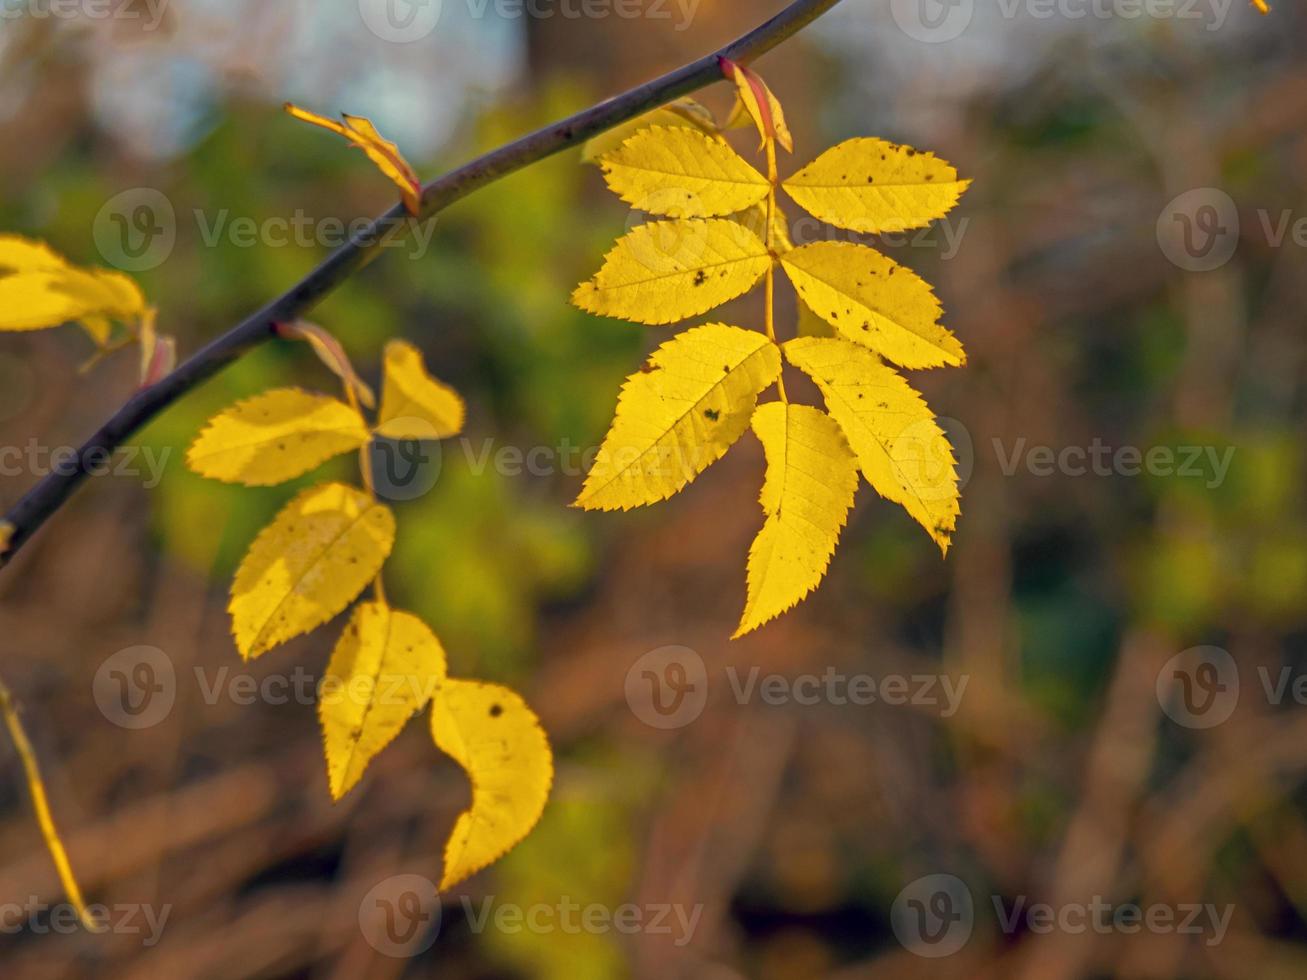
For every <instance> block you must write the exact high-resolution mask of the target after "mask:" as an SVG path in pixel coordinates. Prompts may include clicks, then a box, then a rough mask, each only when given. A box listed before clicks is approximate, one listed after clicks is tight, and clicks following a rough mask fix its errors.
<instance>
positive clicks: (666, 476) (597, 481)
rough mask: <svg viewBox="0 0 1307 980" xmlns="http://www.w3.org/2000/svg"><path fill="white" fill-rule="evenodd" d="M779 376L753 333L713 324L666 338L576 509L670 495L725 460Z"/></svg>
mask: <svg viewBox="0 0 1307 980" xmlns="http://www.w3.org/2000/svg"><path fill="white" fill-rule="evenodd" d="M780 373H781V359H780V353H779V350H778V349H777V347H776V345H775V344H773V343H772V342H771V341H770V340H768V339H767V338H766V337H765V336H763V335H762V334H761V333H759V332H758V331H756V330H744V329H742V328H740V327H731V326H727V325H726V324H723V323H709V324H706V325H704V326H702V327H695V328H694V329H693V330H687V331H686V332H685V333H683V334H681V335H679V336H678V337H676V338H674V339H673V340H669V341H668V342H667V343H665V344H663V345H662V346H661V347H660V348H658V350H657V351H655V352H654V354H653V356H652V357H651V358H650V359H649V363H648V364H647V365H646V366H645V367H644V368H643V369H641V370H640V371H637V372H636V373H635V374H633V375H631V376H630V377H629V378H628V379H627V380H626V384H625V386H624V387H623V388H622V394H621V397H620V398H619V399H618V402H617V416H616V418H615V419H614V420H613V426H612V428H611V429H610V430H609V432H608V435H607V437H605V439H604V444H603V446H601V447H600V449H599V454H598V456H597V457H596V458H595V463H594V466H593V467H592V468H591V470H590V474H589V476H588V477H587V478H586V482H585V489H584V490H582V492H581V496H580V497H578V498H577V501H576V503H577V506H579V507H584V508H585V509H586V510H617V509H619V508H620V509H622V510H627V509H629V508H631V507H639V506H641V505H643V504H651V503H656V502H657V501H659V500H665V499H666V498H668V497H670V496H672V494H674V493H676V492H677V491H679V490H680V489H681V488H682V487H684V486H685V485H686V484H687V483H689V482H690V481H691V480H693V479H694V478H695V477H696V476H698V475H699V474H700V473H702V472H703V471H704V470H705V469H707V468H708V467H709V466H710V465H711V464H713V463H715V462H716V461H717V460H719V459H721V458H722V456H724V455H725V454H726V451H727V450H728V449H730V448H731V446H732V445H733V444H734V443H735V440H737V439H738V438H739V437H740V436H741V435H742V434H743V433H744V430H745V429H747V428H748V427H749V419H750V418H751V417H752V415H753V410H754V408H755V407H756V406H757V403H758V395H759V394H760V393H761V392H763V391H765V390H766V389H767V388H769V387H770V386H771V385H772V384H773V383H775V381H776V379H777V378H778V377H779V376H780Z"/></svg>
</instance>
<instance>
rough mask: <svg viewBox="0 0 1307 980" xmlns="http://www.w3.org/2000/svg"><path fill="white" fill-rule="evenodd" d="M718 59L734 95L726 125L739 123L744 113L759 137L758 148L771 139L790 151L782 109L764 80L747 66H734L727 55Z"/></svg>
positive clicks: (787, 131) (792, 148)
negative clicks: (735, 99)
mask: <svg viewBox="0 0 1307 980" xmlns="http://www.w3.org/2000/svg"><path fill="white" fill-rule="evenodd" d="M721 62H722V71H723V72H725V74H726V77H727V78H729V79H730V80H731V81H733V82H734V83H735V94H736V97H737V101H736V104H735V109H734V110H733V111H732V112H731V117H730V119H728V120H727V122H726V126H727V128H728V129H729V128H732V127H734V126H738V125H741V124H742V123H743V120H744V118H745V115H746V114H747V115H748V118H750V119H752V120H753V124H754V126H756V127H757V129H758V134H759V135H760V136H761V137H762V142H761V143H759V144H758V145H759V147H762V146H765V145H766V144H767V141H768V140H769V139H775V140H776V141H777V142H778V143H780V145H781V146H783V147H785V149H786V150H788V151H789V152H790V153H793V152H794V137H793V136H791V135H790V127H789V126H787V125H786V124H785V110H784V109H782V108H781V103H780V100H779V99H777V98H776V96H774V95H773V94H772V90H771V89H770V88H768V87H767V83H766V82H764V81H763V80H762V78H761V77H759V75H758V73H757V72H755V71H753V70H752V69H750V68H746V67H744V66H743V65H738V64H736V63H735V62H733V61H731V60H730V59H728V58H723V59H721Z"/></svg>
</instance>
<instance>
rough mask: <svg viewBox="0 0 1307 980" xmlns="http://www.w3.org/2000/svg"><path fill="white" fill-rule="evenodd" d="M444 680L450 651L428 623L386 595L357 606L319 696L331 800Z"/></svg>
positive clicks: (354, 779)
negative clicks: (390, 602)
mask: <svg viewBox="0 0 1307 980" xmlns="http://www.w3.org/2000/svg"><path fill="white" fill-rule="evenodd" d="M444 680H445V650H444V648H443V647H442V646H441V645H440V641H439V640H438V639H436V635H435V634H434V633H432V632H431V628H430V627H428V626H427V624H426V623H424V622H422V620H420V619H418V618H417V617H416V616H414V615H413V614H412V613H407V612H401V611H400V610H398V609H391V608H390V607H389V606H388V605H386V604H385V603H384V602H365V603H361V604H360V605H359V606H358V607H356V608H355V610H354V614H353V615H352V616H351V617H350V621H349V624H348V625H347V626H346V627H345V632H344V633H343V634H341V637H340V641H339V642H338V643H337V644H336V648H335V650H333V651H332V653H331V662H330V663H329V664H328V665H327V672H326V675H325V676H324V677H323V680H322V684H321V687H320V691H319V697H318V719H319V720H320V721H321V723H322V742H323V747H324V749H325V751H326V756H327V779H328V782H329V783H330V785H331V795H332V798H333V799H337V800H338V799H340V798H341V797H342V796H344V795H345V794H346V793H348V792H349V791H350V790H351V789H352V788H353V787H354V785H355V784H356V783H357V782H358V781H359V779H361V778H362V776H363V772H364V770H365V769H367V766H368V763H369V762H371V761H372V759H373V758H374V757H375V756H376V755H377V754H378V753H379V752H380V751H381V750H382V749H384V748H385V747H386V746H387V745H389V744H390V743H391V741H392V740H393V739H394V738H395V736H396V735H398V734H399V733H400V731H401V730H402V729H403V727H404V726H405V725H406V724H407V723H408V720H409V719H410V718H411V717H413V715H414V714H416V713H417V712H419V711H421V710H422V709H423V708H424V707H425V706H426V704H427V702H428V701H429V700H431V698H432V697H433V696H435V694H436V692H437V691H439V689H440V685H441V684H442V683H444Z"/></svg>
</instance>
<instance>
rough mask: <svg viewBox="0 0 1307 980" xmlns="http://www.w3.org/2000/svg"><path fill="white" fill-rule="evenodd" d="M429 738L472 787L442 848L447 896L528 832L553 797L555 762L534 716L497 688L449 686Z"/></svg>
mask: <svg viewBox="0 0 1307 980" xmlns="http://www.w3.org/2000/svg"><path fill="white" fill-rule="evenodd" d="M431 735H432V738H433V739H434V740H435V743H436V745H437V747H439V748H440V750H441V751H442V752H445V753H447V754H448V755H449V756H450V757H452V758H453V759H454V761H456V762H457V763H458V764H459V765H460V766H462V767H463V769H464V770H466V771H467V775H468V779H469V780H471V783H472V805H471V807H469V808H468V809H467V810H465V811H463V812H462V813H461V814H459V816H458V820H457V821H456V822H455V824H454V829H453V831H452V832H451V833H450V835H449V840H448V841H447V842H446V844H445V869H444V875H443V877H442V878H441V881H440V887H441V889H442V890H443V889H446V888H451V887H452V886H454V885H456V884H458V883H459V882H460V881H462V880H463V879H465V878H467V877H469V876H470V875H473V874H475V873H476V872H477V871H480V870H481V869H482V868H484V867H485V866H486V865H488V864H490V863H492V862H494V861H497V860H498V859H499V858H500V857H502V856H503V855H504V854H505V853H506V852H507V851H508V850H509V849H510V848H512V847H513V846H514V845H515V844H517V843H518V842H519V841H520V840H522V838H524V837H525V836H526V835H527V834H528V833H530V832H531V828H532V827H534V826H535V825H536V822H537V821H538V820H539V819H540V814H541V813H542V812H544V808H545V801H546V800H547V799H548V798H549V787H550V785H551V784H552V783H553V779H554V761H553V753H552V752H550V750H549V740H548V739H547V738H546V737H545V733H544V730H543V729H542V728H541V727H540V721H539V719H537V718H536V716H535V713H534V712H532V710H531V709H530V708H529V707H527V705H526V702H525V701H523V700H522V698H521V697H519V696H518V695H517V694H516V693H514V692H513V691H510V690H509V689H508V688H506V687H500V686H499V685H498V684H486V683H482V682H480V681H465V680H454V679H448V680H446V681H445V683H444V685H443V686H442V687H441V689H440V693H439V694H438V695H437V696H436V699H435V704H434V705H433V707H432V710H431Z"/></svg>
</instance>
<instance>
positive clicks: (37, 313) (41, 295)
mask: <svg viewBox="0 0 1307 980" xmlns="http://www.w3.org/2000/svg"><path fill="white" fill-rule="evenodd" d="M145 309H146V303H145V296H144V295H143V294H142V293H141V291H140V288H139V287H138V286H137V285H136V283H135V282H134V281H133V280H132V279H129V278H128V277H127V276H124V275H123V274H122V273H119V272H110V271H107V270H102V269H77V268H73V267H71V266H66V267H63V268H58V269H36V270H31V271H26V272H14V273H11V274H9V275H3V276H0V330H44V329H46V328H48V327H57V326H59V325H60V324H63V323H71V322H73V321H79V320H83V319H87V318H89V319H90V320H91V321H92V328H93V329H92V331H91V333H92V336H93V337H97V339H98V333H99V332H100V331H99V328H100V326H101V324H102V323H103V321H104V319H106V318H111V319H115V320H129V319H131V318H133V317H137V316H140V315H141V314H142V313H144V311H145Z"/></svg>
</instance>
